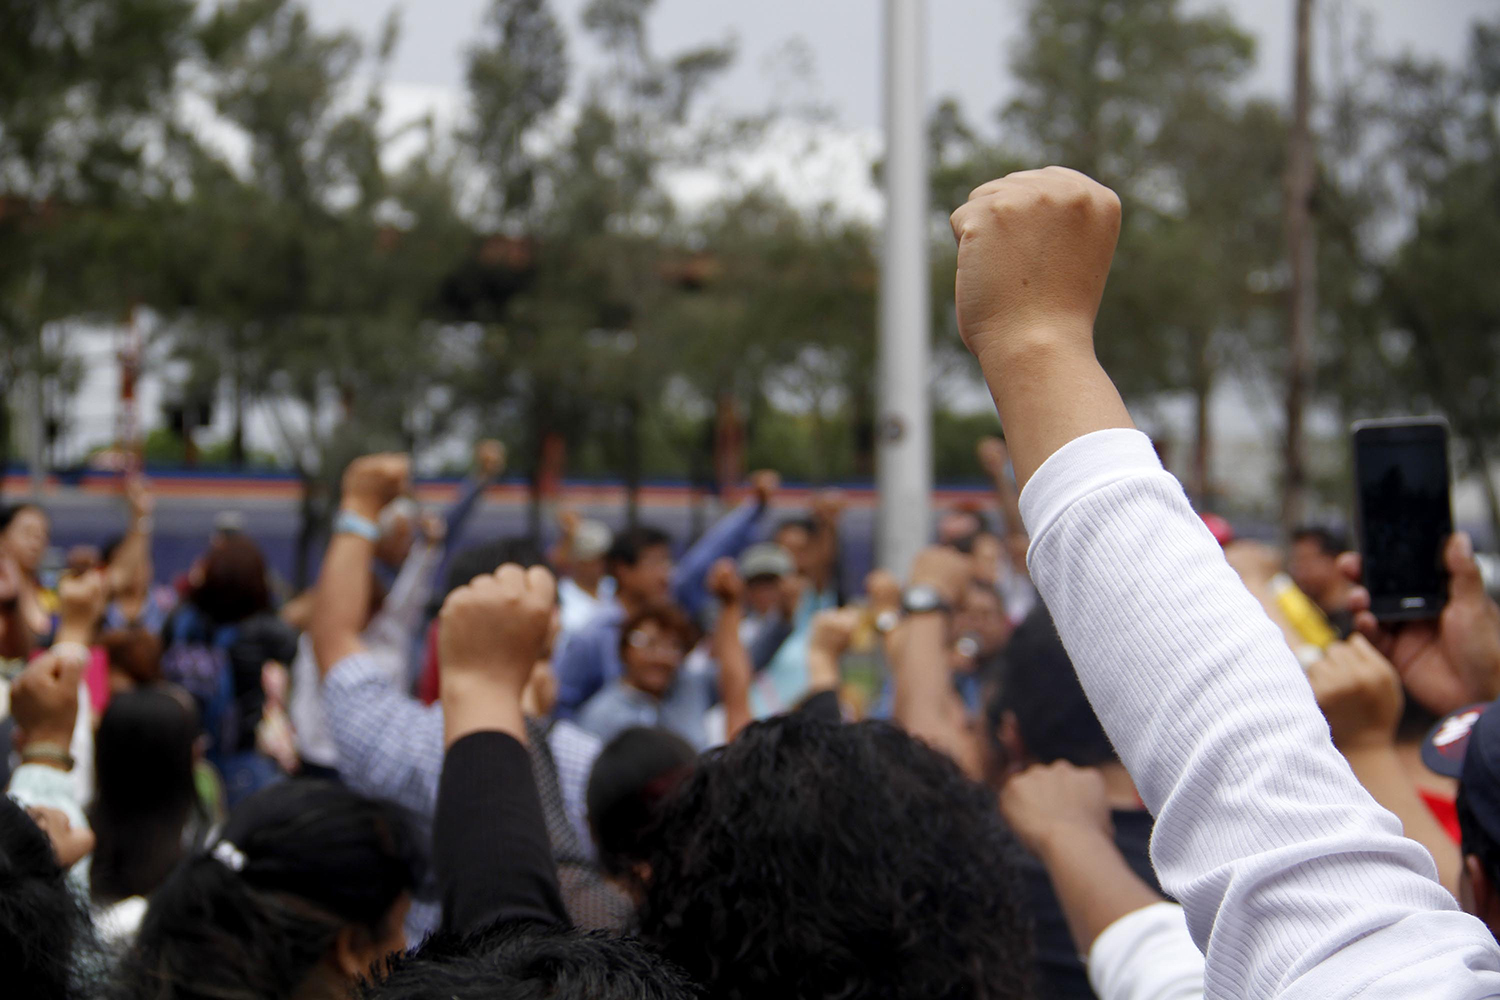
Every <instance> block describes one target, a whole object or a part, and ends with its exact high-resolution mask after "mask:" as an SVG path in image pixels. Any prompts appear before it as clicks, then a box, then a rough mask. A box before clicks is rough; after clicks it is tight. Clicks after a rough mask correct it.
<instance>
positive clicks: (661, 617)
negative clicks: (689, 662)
mask: <svg viewBox="0 0 1500 1000" xmlns="http://www.w3.org/2000/svg"><path fill="white" fill-rule="evenodd" d="M693 641H694V636H693V626H692V623H691V622H689V621H688V619H687V616H686V615H684V614H683V613H682V612H681V611H679V610H678V609H677V607H676V605H673V604H649V605H647V606H646V607H644V608H642V609H641V610H639V611H637V612H636V613H635V614H633V615H631V616H629V617H628V618H626V619H625V623H624V624H623V625H621V626H620V662H621V663H622V664H623V665H624V667H625V681H626V682H627V683H628V684H629V685H630V686H631V687H633V688H635V689H636V690H637V691H644V692H645V693H646V694H649V695H651V696H652V697H654V698H660V697H662V696H663V695H665V694H666V693H667V690H668V689H669V688H670V687H671V686H672V682H673V681H674V680H676V679H677V671H678V670H679V669H680V668H681V667H682V660H683V658H684V657H685V656H687V654H688V650H690V649H692V648H693Z"/></svg>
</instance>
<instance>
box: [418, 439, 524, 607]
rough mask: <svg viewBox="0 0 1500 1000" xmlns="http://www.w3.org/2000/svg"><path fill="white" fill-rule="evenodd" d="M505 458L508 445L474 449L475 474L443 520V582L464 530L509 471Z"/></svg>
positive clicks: (438, 574) (489, 443)
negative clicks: (488, 494)
mask: <svg viewBox="0 0 1500 1000" xmlns="http://www.w3.org/2000/svg"><path fill="white" fill-rule="evenodd" d="M505 457H506V456H505V445H503V444H501V443H500V442H499V441H496V440H494V439H493V438H491V439H487V440H484V441H481V442H479V444H477V445H476V446H475V447H474V471H473V472H472V473H471V474H470V475H469V478H467V479H465V480H464V484H463V487H462V488H461V489H460V490H459V493H458V498H457V499H455V500H454V501H453V506H451V507H449V508H448V513H447V514H445V515H444V517H443V539H442V542H443V544H440V545H437V546H435V547H436V548H438V549H440V551H441V558H440V559H439V561H438V565H437V568H436V570H434V572H433V577H434V578H435V579H438V580H441V579H443V578H444V577H445V576H446V575H447V572H448V565H449V563H451V562H452V560H453V551H454V547H455V546H456V545H457V544H458V540H459V538H460V537H461V536H462V535H463V530H464V526H465V525H467V524H468V523H469V518H470V517H472V516H473V515H474V511H475V509H476V508H477V507H478V506H479V501H480V499H482V498H483V497H484V491H485V490H487V489H489V487H490V485H491V484H492V483H494V481H495V480H496V479H497V478H499V476H500V474H501V473H503V472H504V471H505Z"/></svg>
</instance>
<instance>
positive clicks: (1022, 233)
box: [950, 167, 1120, 364]
mask: <svg viewBox="0 0 1500 1000" xmlns="http://www.w3.org/2000/svg"><path fill="white" fill-rule="evenodd" d="M950 221H951V223H952V226H953V235H954V237H955V238H956V239H957V240H958V280H957V285H956V289H955V296H956V303H957V310H958V329H959V333H960V334H961V335H962V336H963V339H964V343H965V344H967V345H968V347H969V350H970V351H972V352H973V353H974V354H975V355H976V356H977V357H979V358H980V360H981V361H982V362H984V361H988V362H990V363H992V364H1000V363H1002V362H1003V361H1005V360H1007V359H1011V358H1017V357H1021V356H1024V355H1027V354H1030V353H1032V352H1033V351H1035V350H1037V349H1039V348H1052V347H1060V348H1072V349H1074V350H1075V351H1078V352H1086V353H1087V355H1088V356H1092V353H1093V331H1094V318H1095V316H1096V315H1097V314H1098V312H1099V300H1100V299H1101V298H1102V297H1103V295H1104V281H1105V278H1106V277H1107V276H1108V275H1109V266H1110V262H1111V261H1112V260H1113V258H1114V252H1115V242H1116V241H1117V240H1118V239H1119V235H1120V199H1119V197H1118V196H1116V195H1115V193H1114V192H1113V191H1111V190H1109V189H1108V188H1106V187H1104V186H1103V185H1102V184H1099V183H1097V182H1095V181H1093V180H1090V179H1089V178H1088V177H1085V176H1084V175H1083V174H1080V173H1078V172H1077V171H1074V170H1067V169H1064V168H1062V167H1048V168H1046V169H1045V170H1028V171H1023V172H1021V173H1015V174H1011V175H1009V176H1007V177H1003V178H1001V179H1000V180H996V181H990V182H989V183H988V184H985V185H984V186H982V187H980V188H976V189H975V190H974V192H973V193H972V194H971V195H970V196H969V201H968V202H967V203H966V204H965V205H963V206H961V207H960V208H959V209H958V210H957V211H956V212H954V213H953V216H952V219H951V220H950Z"/></svg>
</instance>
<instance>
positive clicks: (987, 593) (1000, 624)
mask: <svg viewBox="0 0 1500 1000" xmlns="http://www.w3.org/2000/svg"><path fill="white" fill-rule="evenodd" d="M953 627H954V630H955V631H956V632H957V633H958V636H959V640H960V642H962V641H963V639H964V638H968V639H969V640H970V641H971V642H972V643H973V645H974V647H975V648H974V654H973V656H974V657H975V658H984V657H989V656H993V655H995V654H996V653H998V652H1000V651H1001V650H1002V649H1004V648H1005V644H1006V643H1007V642H1009V641H1010V619H1009V618H1007V617H1006V616H1005V606H1004V605H1003V604H1002V603H1001V601H1000V596H999V595H998V594H996V593H995V592H994V591H993V590H991V589H989V588H988V587H970V588H969V592H968V593H967V594H966V595H965V596H964V600H963V603H962V604H961V605H960V606H959V609H958V612H957V613H956V614H955V615H954V616H953Z"/></svg>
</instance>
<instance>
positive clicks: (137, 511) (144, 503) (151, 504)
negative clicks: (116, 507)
mask: <svg viewBox="0 0 1500 1000" xmlns="http://www.w3.org/2000/svg"><path fill="white" fill-rule="evenodd" d="M125 501H126V502H127V503H129V504H130V516H131V518H132V519H134V520H135V521H137V522H139V521H143V520H145V519H146V518H148V517H150V516H151V514H152V512H153V511H155V510H156V498H155V497H154V496H152V494H151V488H150V487H149V486H148V485H147V484H146V479H145V477H144V476H140V475H132V476H129V477H128V478H126V480H125Z"/></svg>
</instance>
